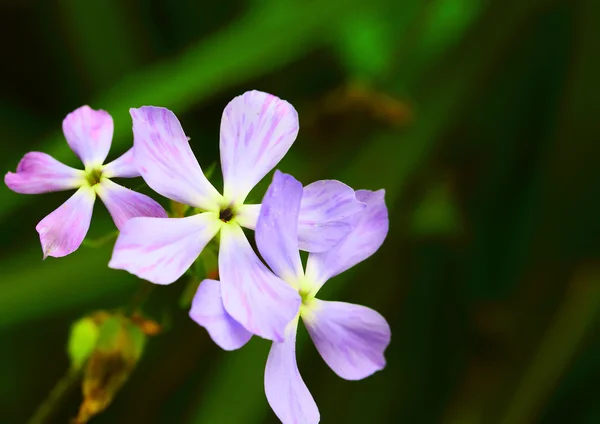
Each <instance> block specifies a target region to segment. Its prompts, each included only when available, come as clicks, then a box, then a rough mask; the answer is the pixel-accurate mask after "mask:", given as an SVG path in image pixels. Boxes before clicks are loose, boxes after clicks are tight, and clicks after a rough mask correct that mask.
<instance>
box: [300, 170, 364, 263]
mask: <svg viewBox="0 0 600 424" xmlns="http://www.w3.org/2000/svg"><path fill="white" fill-rule="evenodd" d="M366 206H367V205H366V204H364V203H363V202H360V201H359V200H358V199H357V198H356V195H355V193H354V190H353V189H352V188H351V187H348V186H347V185H346V184H344V183H341V182H339V181H336V180H322V181H316V182H314V183H312V184H309V185H307V186H306V187H304V191H303V193H302V205H301V207H300V216H299V218H298V243H299V245H300V249H301V250H306V251H308V252H326V251H327V250H329V249H331V248H332V247H333V246H335V245H336V244H338V243H339V242H340V241H341V240H342V239H343V238H344V237H345V236H346V235H347V234H348V233H349V232H350V230H351V229H352V225H350V224H349V223H348V222H346V220H347V218H348V217H350V216H352V215H354V214H356V213H358V212H360V211H362V210H363V209H364V208H365V207H366Z"/></svg>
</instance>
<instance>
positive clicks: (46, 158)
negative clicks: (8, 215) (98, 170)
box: [4, 152, 85, 194]
mask: <svg viewBox="0 0 600 424" xmlns="http://www.w3.org/2000/svg"><path fill="white" fill-rule="evenodd" d="M4 182H5V183H6V185H7V186H8V188H10V189H11V190H12V191H16V192H17V193H23V194H38V193H48V192H51V191H62V190H69V189H73V188H78V187H81V186H82V185H83V184H84V183H85V172H83V171H80V170H78V169H74V168H71V167H70V166H67V165H65V164H63V163H61V162H59V161H57V160H56V159H54V158H53V157H52V156H50V155H47V154H46V153H41V152H29V153H27V154H26V155H25V156H23V159H21V161H20V162H19V164H18V165H17V172H8V173H7V174H6V175H5V176H4Z"/></svg>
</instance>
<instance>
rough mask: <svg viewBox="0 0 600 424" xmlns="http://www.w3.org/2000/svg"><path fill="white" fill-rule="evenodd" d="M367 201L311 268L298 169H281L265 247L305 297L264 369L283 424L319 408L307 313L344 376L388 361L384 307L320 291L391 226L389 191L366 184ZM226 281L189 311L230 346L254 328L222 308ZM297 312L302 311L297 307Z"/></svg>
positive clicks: (262, 240)
mask: <svg viewBox="0 0 600 424" xmlns="http://www.w3.org/2000/svg"><path fill="white" fill-rule="evenodd" d="M356 197H357V198H358V199H359V200H360V201H362V202H364V203H365V204H366V205H367V206H366V208H365V209H364V210H363V211H362V212H360V213H358V214H355V215H353V216H352V217H351V218H350V221H351V223H352V225H353V230H352V231H351V232H350V233H349V234H348V235H347V236H346V237H345V238H344V239H343V240H342V241H341V242H339V243H338V244H337V245H336V246H335V247H333V248H332V249H330V250H329V251H327V252H320V253H311V254H310V255H309V257H308V262H307V265H306V272H304V271H303V269H302V263H301V261H300V255H299V252H298V247H297V242H296V239H297V226H296V222H297V220H298V217H299V212H300V209H301V203H302V185H301V184H300V183H299V182H298V181H296V180H295V179H294V178H293V177H292V176H290V175H286V174H282V173H280V172H278V171H276V172H275V176H274V177H273V182H272V184H271V186H270V187H269V189H268V191H267V194H266V195H265V197H264V199H263V203H262V208H261V213H260V217H259V218H258V222H257V225H256V244H257V246H258V249H259V251H260V253H261V255H262V256H263V258H264V259H265V261H266V262H267V264H268V265H269V266H270V268H271V269H272V270H273V272H274V273H275V274H276V275H277V277H275V276H274V279H276V280H279V281H285V282H286V283H288V284H289V286H290V287H292V288H293V289H294V290H295V291H296V292H297V293H298V294H299V295H300V296H301V298H302V305H301V307H300V311H299V313H298V314H296V315H295V317H294V318H293V320H292V321H291V322H290V323H289V325H288V326H287V328H286V335H285V340H284V341H283V342H280V343H278V342H274V343H273V345H272V347H271V352H270V353H269V358H268V360H267V366H266V370H265V392H266V395H267V399H268V401H269V404H270V405H271V407H272V408H273V410H274V411H275V414H276V415H277V416H278V417H279V419H280V420H281V421H282V422H283V423H284V424H288V423H289V424H291V423H307V424H310V423H317V422H318V421H319V410H318V408H317V406H316V404H315V401H314V400H313V398H312V396H311V394H310V392H309V391H308V388H307V387H306V385H305V384H304V381H303V380H302V377H301V376H300V373H299V371H298V366H297V364H296V353H295V350H296V346H295V345H296V331H297V326H298V320H299V318H300V317H302V320H303V321H304V323H305V325H306V327H307V329H308V332H309V334H310V336H311V338H312V340H313V342H314V343H315V345H316V347H317V350H318V351H319V353H320V354H321V356H322V357H323V359H324V360H325V362H326V363H327V364H328V365H329V367H330V368H331V369H332V370H333V371H334V372H335V373H336V374H337V375H339V376H340V377H342V378H345V379H347V380H360V379H362V378H365V377H367V376H369V375H371V374H373V373H374V372H376V371H378V370H381V369H382V368H383V367H384V366H385V358H384V355H383V354H384V351H385V349H386V348H387V346H388V344H389V342H390V336H391V332H390V327H389V325H388V324H387V322H386V321H385V319H384V318H383V317H382V316H381V315H380V314H379V313H377V312H375V311H374V310H372V309H369V308H367V307H364V306H359V305H353V304H349V303H344V302H329V301H323V300H319V299H316V298H315V296H316V294H317V292H318V291H319V289H320V288H321V287H322V286H323V284H324V283H325V282H326V281H327V280H328V279H330V278H331V277H333V276H335V275H337V274H339V273H341V272H343V271H345V270H347V269H349V268H351V267H352V266H354V265H356V264H357V263H359V262H361V261H363V260H365V259H366V258H368V257H369V256H371V255H372V254H373V253H375V251H377V249H378V248H379V247H380V246H381V244H382V243H383V240H384V239H385V236H386V234H387V231H388V215H387V208H386V206H385V202H384V191H383V190H379V191H376V192H372V191H367V190H359V191H357V192H356ZM219 285H221V286H222V285H223V283H222V282H221V283H219V282H218V281H215V280H205V281H204V282H202V284H201V285H200V287H199V289H198V292H197V294H196V296H195V298H194V301H193V304H192V309H191V311H190V316H191V317H192V319H194V320H195V321H196V322H198V323H199V324H200V325H202V326H204V327H205V328H206V329H207V330H208V332H209V334H210V335H211V337H212V338H213V340H214V341H215V342H216V343H217V344H218V345H219V346H221V347H222V348H223V349H227V350H231V349H236V348H239V347H241V346H242V345H244V344H245V343H246V342H247V341H248V340H249V339H250V337H251V334H250V333H249V332H248V331H246V330H245V329H244V328H243V327H242V326H240V325H239V324H238V323H237V322H236V320H235V319H234V318H235V317H232V316H231V315H230V314H228V312H229V310H226V309H224V308H223V306H222V303H221V291H220V290H219ZM294 311H295V310H294Z"/></svg>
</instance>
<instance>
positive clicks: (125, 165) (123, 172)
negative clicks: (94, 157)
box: [102, 147, 141, 178]
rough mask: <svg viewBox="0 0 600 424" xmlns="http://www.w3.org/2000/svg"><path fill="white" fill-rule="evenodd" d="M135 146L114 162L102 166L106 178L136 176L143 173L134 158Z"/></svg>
mask: <svg viewBox="0 0 600 424" xmlns="http://www.w3.org/2000/svg"><path fill="white" fill-rule="evenodd" d="M133 159H134V158H133V147H132V148H131V149H129V150H127V151H126V152H125V153H123V154H122V155H121V156H119V157H118V158H116V159H115V160H113V161H112V162H110V163H108V164H106V165H104V166H103V167H102V175H103V176H105V177H106V178H115V177H116V178H134V177H139V176H140V175H141V174H140V172H139V171H138V169H137V166H136V164H135V161H134V160H133Z"/></svg>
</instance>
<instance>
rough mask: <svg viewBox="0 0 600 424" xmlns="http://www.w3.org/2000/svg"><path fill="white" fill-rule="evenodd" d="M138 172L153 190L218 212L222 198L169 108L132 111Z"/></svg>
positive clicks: (142, 108)
mask: <svg viewBox="0 0 600 424" xmlns="http://www.w3.org/2000/svg"><path fill="white" fill-rule="evenodd" d="M129 113H130V114H131V117H132V119H133V144H134V156H135V161H136V164H137V167H138V170H139V171H140V173H141V174H142V177H143V178H144V180H145V181H146V183H147V184H148V185H149V186H150V187H152V189H153V190H154V191H156V192H157V193H160V194H162V195H163V196H165V197H167V198H169V199H171V200H175V201H177V202H179V203H183V204H185V205H190V206H194V207H197V208H201V209H205V210H210V211H215V212H216V211H218V210H219V204H220V202H221V195H220V194H219V193H218V192H217V190H215V188H214V187H213V186H212V185H211V184H210V182H208V180H207V179H206V177H205V176H204V174H203V173H202V169H200V165H199V164H198V161H197V160H196V158H195V157H194V153H193V152H192V149H191V148H190V144H189V143H188V138H187V137H186V136H185V133H184V132H183V129H182V128H181V124H180V123H179V121H178V120H177V117H176V116H175V114H174V113H173V112H171V111H170V110H169V109H165V108H164V107H154V106H143V107H141V108H139V109H130V110H129Z"/></svg>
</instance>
